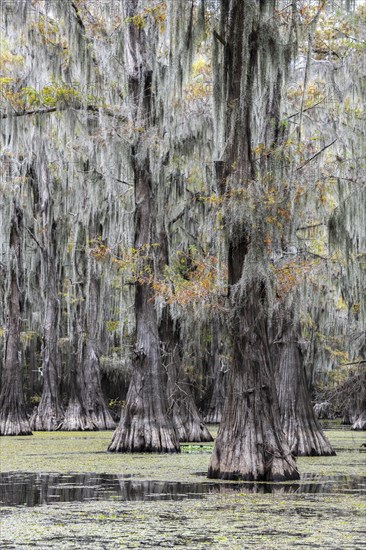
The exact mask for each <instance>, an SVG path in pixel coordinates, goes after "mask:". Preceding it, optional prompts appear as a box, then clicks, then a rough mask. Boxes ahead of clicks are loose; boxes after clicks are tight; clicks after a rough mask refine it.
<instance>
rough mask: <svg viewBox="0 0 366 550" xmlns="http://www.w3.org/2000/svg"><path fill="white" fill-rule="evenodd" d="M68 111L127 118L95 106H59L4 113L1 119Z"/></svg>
mask: <svg viewBox="0 0 366 550" xmlns="http://www.w3.org/2000/svg"><path fill="white" fill-rule="evenodd" d="M68 109H72V110H74V111H82V110H83V109H85V110H86V111H90V112H92V113H98V112H99V111H101V112H103V113H104V114H106V115H108V116H111V117H116V118H120V119H122V120H126V118H125V117H123V116H122V115H118V114H117V113H114V112H113V111H111V110H109V109H99V108H98V107H96V106H95V105H87V106H86V107H84V106H83V105H77V106H75V105H74V106H69V105H67V106H65V107H60V106H57V107H44V108H42V107H40V108H39V109H31V110H30V111H15V112H14V113H12V114H11V115H8V113H2V114H1V116H0V118H2V119H4V118H9V116H10V117H12V116H16V117H20V116H31V115H44V114H48V113H56V112H58V111H67V110H68Z"/></svg>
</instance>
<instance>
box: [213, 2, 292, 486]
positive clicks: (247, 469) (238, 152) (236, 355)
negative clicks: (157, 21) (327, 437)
mask: <svg viewBox="0 0 366 550" xmlns="http://www.w3.org/2000/svg"><path fill="white" fill-rule="evenodd" d="M273 15H274V4H273V3H271V2H266V1H264V2H260V3H258V2H253V1H252V0H245V1H242V0H222V1H221V28H220V37H221V42H223V43H224V44H225V45H224V53H223V56H222V61H221V65H219V66H218V68H217V72H218V81H221V78H223V81H224V83H225V84H224V86H225V88H224V89H225V90H226V93H225V92H224V93H222V95H221V100H219V103H220V101H221V103H222V102H224V106H225V113H226V117H225V119H224V129H225V130H224V131H225V134H226V139H227V143H226V145H225V150H224V153H225V158H223V161H220V163H217V165H216V169H217V174H216V175H217V179H218V187H219V189H221V192H222V193H225V192H228V191H230V187H228V186H229V185H230V184H231V185H232V186H237V185H239V186H242V187H244V188H245V187H246V186H248V185H249V182H250V181H251V180H254V179H255V176H256V167H255V165H254V162H253V154H252V145H253V140H254V139H260V138H259V136H263V137H262V139H264V140H266V141H267V142H268V144H272V143H273V142H274V141H275V140H276V139H277V138H278V126H276V124H278V123H279V100H280V98H279V96H278V93H279V86H278V83H279V82H280V81H281V78H282V73H283V71H284V70H285V67H284V66H283V64H284V62H285V60H284V58H283V56H282V54H281V44H280V38H279V36H278V34H277V31H276V29H275V28H274V27H273V26H272V25H271V24H270V21H271V20H272V16H273ZM264 71H266V73H270V74H271V83H270V82H269V81H268V82H267V83H266V85H267V87H269V88H268V90H267V92H268V93H267V94H266V95H264V96H263V97H262V103H261V109H262V110H263V112H260V113H259V115H257V116H254V104H255V102H256V97H255V94H256V93H258V91H259V92H260V89H261V86H262V85H263V80H261V76H262V77H263V79H265V78H266V76H265V74H264ZM267 76H268V75H267ZM270 87H272V88H270ZM258 117H259V118H258ZM269 118H271V126H270V125H268V123H267V120H268V119H269ZM233 171H234V175H232V172H233ZM231 175H232V177H231V178H230V176H231ZM238 182H239V183H238ZM245 215H246V213H245V212H244V213H243V216H242V219H237V220H236V221H232V220H230V218H228V219H227V224H228V227H229V231H228V232H229V235H228V241H229V242H228V244H229V258H228V266H229V288H230V296H231V301H232V326H231V327H230V328H231V334H232V339H233V345H232V364H231V371H230V375H229V380H228V386H227V394H226V402H225V407H224V413H223V419H222V422H221V425H220V429H219V433H218V437H217V439H216V442H215V447H214V450H213V455H212V458H211V462H210V465H209V469H208V476H209V477H212V478H221V479H244V480H248V481H249V480H253V481H283V480H287V479H298V478H299V473H298V471H297V469H296V464H295V460H294V458H293V455H292V453H291V450H290V448H289V446H288V444H287V441H286V437H285V434H284V432H283V430H282V426H281V418H280V411H279V406H278V400H277V395H276V390H275V383H274V382H275V372H274V365H273V364H272V360H271V353H270V346H269V337H268V333H269V319H268V316H269V313H268V307H269V304H268V294H267V293H268V291H267V287H266V285H267V284H268V282H267V279H266V275H265V272H266V269H267V265H266V253H265V249H264V244H263V238H261V234H260V230H259V229H257V228H256V226H254V228H253V223H251V220H250V218H249V219H246V217H245ZM256 225H257V226H258V227H261V220H258V222H257V224H256ZM252 254H255V257H256V258H257V261H258V264H257V267H256V268H255V269H253V267H252V266H251V263H250V262H251V255H252ZM261 263H262V267H261V268H259V265H260V264H261Z"/></svg>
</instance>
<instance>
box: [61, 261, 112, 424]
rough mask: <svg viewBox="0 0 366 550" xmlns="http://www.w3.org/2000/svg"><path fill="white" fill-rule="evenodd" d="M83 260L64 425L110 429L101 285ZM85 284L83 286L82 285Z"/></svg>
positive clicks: (89, 266) (110, 418) (89, 262)
mask: <svg viewBox="0 0 366 550" xmlns="http://www.w3.org/2000/svg"><path fill="white" fill-rule="evenodd" d="M87 261H88V266H85V261H83V262H82V263H83V269H84V272H83V274H82V276H83V277H84V278H85V279H86V281H87V282H86V284H85V283H80V284H79V285H78V290H77V305H76V310H75V320H74V323H75V324H74V326H75V328H74V342H73V346H74V357H73V360H72V363H71V365H70V398H69V403H68V406H67V409H66V412H65V419H64V421H63V423H62V426H61V429H62V430H64V431H74V430H83V431H84V430H87V431H90V430H110V429H113V428H115V422H114V420H113V418H112V415H111V413H110V411H109V409H108V406H107V403H106V401H105V398H104V395H103V391H102V387H101V380H100V369H99V358H98V351H97V348H98V344H97V340H98V303H99V285H98V280H97V276H96V274H95V273H93V272H91V271H92V269H93V268H92V266H91V261H92V260H91V259H90V258H89V259H88V260H87ZM84 286H85V287H86V289H85V290H84V289H83V287H84Z"/></svg>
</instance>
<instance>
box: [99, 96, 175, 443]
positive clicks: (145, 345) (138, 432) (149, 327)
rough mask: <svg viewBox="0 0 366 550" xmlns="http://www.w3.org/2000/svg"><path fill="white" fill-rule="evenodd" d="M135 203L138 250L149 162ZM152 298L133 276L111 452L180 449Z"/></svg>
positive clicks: (147, 203) (147, 206) (138, 179)
mask: <svg viewBox="0 0 366 550" xmlns="http://www.w3.org/2000/svg"><path fill="white" fill-rule="evenodd" d="M146 93H149V91H146ZM135 204H136V210H135V243H134V247H135V249H137V250H139V249H141V248H142V247H146V246H149V245H150V244H151V243H152V242H153V241H152V240H151V236H152V233H153V210H152V186H151V179H150V174H149V168H148V163H147V161H145V166H143V167H142V168H138V167H137V166H136V167H135ZM152 268H153V265H152V260H150V269H152ZM154 302H155V300H154V295H153V291H152V289H151V287H150V285H149V284H146V283H144V282H143V281H142V282H141V281H139V280H137V282H136V295H135V314H136V346H135V360H134V364H133V372H132V379H131V382H130V386H129V389H128V393H127V398H126V405H125V408H124V410H123V411H122V415H121V420H120V423H119V425H118V427H117V429H116V431H115V433H114V435H113V439H112V442H111V444H110V445H109V447H108V450H109V451H116V452H179V440H178V434H177V433H176V430H175V427H174V425H173V422H172V418H171V414H170V413H169V411H168V399H167V394H166V388H167V379H166V374H165V372H164V369H163V365H162V360H161V351H160V339H159V331H158V319H157V313H156V309H155V303H154Z"/></svg>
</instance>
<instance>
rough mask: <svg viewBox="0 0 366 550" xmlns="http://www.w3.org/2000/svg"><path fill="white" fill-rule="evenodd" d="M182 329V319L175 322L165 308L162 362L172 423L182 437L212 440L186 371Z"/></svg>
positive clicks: (161, 324) (162, 323)
mask: <svg viewBox="0 0 366 550" xmlns="http://www.w3.org/2000/svg"><path fill="white" fill-rule="evenodd" d="M167 307H169V306H167ZM179 333H180V330H179V322H178V321H176V323H175V324H174V323H173V319H172V318H171V316H170V314H169V311H168V309H167V308H165V310H164V312H163V318H162V321H161V323H160V327H159V334H160V339H161V344H162V348H163V366H164V367H165V370H166V373H167V376H168V382H167V393H168V402H169V407H170V411H171V414H172V417H173V424H174V426H175V429H176V430H177V433H178V438H179V441H197V442H204V441H213V438H212V436H211V434H210V432H209V431H208V429H207V426H206V425H205V423H204V422H203V420H202V417H201V415H200V413H199V411H198V408H197V405H196V403H195V401H194V398H193V395H192V392H191V388H190V383H189V381H188V379H187V376H186V374H185V372H184V368H183V365H182V354H181V349H180V347H181V343H180V334H179Z"/></svg>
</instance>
